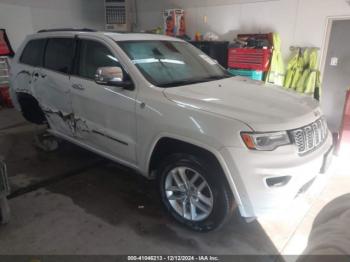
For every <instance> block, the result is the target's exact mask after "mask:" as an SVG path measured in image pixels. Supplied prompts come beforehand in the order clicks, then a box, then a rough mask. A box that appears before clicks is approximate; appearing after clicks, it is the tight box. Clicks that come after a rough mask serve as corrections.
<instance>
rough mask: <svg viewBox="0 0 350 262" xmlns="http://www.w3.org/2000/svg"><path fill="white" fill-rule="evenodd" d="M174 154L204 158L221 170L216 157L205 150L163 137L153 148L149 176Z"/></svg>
mask: <svg viewBox="0 0 350 262" xmlns="http://www.w3.org/2000/svg"><path fill="white" fill-rule="evenodd" d="M176 153H187V154H192V155H196V156H198V157H202V158H205V159H207V160H208V161H210V162H211V163H212V164H213V165H215V166H216V167H218V168H220V169H221V170H222V167H221V165H220V162H219V161H218V159H217V157H216V156H215V155H214V154H213V153H212V152H210V151H208V150H207V149H204V148H202V147H199V146H197V145H194V144H191V143H188V142H184V141H181V140H178V139H175V138H170V137H163V138H161V139H159V140H158V141H157V143H156V145H155V147H154V148H153V151H152V155H151V158H150V161H149V169H148V171H149V174H151V173H153V172H154V171H155V170H156V169H157V166H159V164H160V163H161V162H162V161H163V160H164V159H165V158H166V157H167V156H169V155H170V154H176Z"/></svg>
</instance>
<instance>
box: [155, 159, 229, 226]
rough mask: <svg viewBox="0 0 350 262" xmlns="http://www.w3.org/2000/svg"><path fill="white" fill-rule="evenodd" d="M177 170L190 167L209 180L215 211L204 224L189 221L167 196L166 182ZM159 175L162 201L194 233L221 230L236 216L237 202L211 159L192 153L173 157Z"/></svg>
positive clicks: (162, 167)
mask: <svg viewBox="0 0 350 262" xmlns="http://www.w3.org/2000/svg"><path fill="white" fill-rule="evenodd" d="M176 167H187V168H190V169H192V170H195V171H196V172H198V173H199V174H200V175H201V176H202V177H204V178H205V179H206V182H207V184H208V185H209V187H210V189H211V192H212V196H213V207H212V211H211V213H210V215H209V216H208V217H207V218H205V219H203V220H201V221H193V220H189V219H185V218H184V217H183V216H181V215H180V214H178V212H177V211H176V210H175V209H174V208H173V207H172V205H171V204H170V202H169V200H168V198H167V195H166V189H165V186H166V185H165V183H166V177H167V175H168V174H169V172H170V171H171V170H173V169H174V168H176ZM157 173H158V174H157V175H158V185H159V189H160V195H161V199H162V202H163V204H164V205H165V207H166V209H167V211H168V212H169V213H170V214H171V216H172V217H173V218H175V219H176V220H177V221H178V222H179V223H181V224H183V225H185V226H186V227H188V228H190V229H192V230H194V231H198V232H208V231H212V230H217V229H219V228H221V227H222V226H223V225H224V224H225V223H226V222H227V221H228V220H229V219H230V218H231V217H232V214H233V212H234V209H235V202H234V198H233V195H232V192H231V190H230V189H229V186H228V184H227V181H226V178H225V175H224V174H223V172H222V170H221V169H220V168H219V167H217V165H215V164H213V163H210V161H208V160H207V159H204V158H201V157H196V156H193V155H190V154H173V155H171V156H169V157H167V158H166V159H165V160H164V161H163V162H162V163H161V165H160V166H159V168H158V170H157Z"/></svg>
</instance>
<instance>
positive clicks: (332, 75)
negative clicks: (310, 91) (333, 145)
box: [321, 18, 350, 133]
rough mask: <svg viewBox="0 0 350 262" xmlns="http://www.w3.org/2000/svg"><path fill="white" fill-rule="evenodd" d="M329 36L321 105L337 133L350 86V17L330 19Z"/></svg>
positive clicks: (330, 125) (332, 128)
mask: <svg viewBox="0 0 350 262" xmlns="http://www.w3.org/2000/svg"><path fill="white" fill-rule="evenodd" d="M327 38H328V39H329V42H328V47H326V50H325V52H326V53H325V56H324V71H323V72H324V77H323V95H322V100H321V107H322V109H323V111H324V113H325V115H326V117H327V121H328V124H329V128H330V129H331V131H332V132H334V133H337V132H339V130H340V128H341V123H342V115H343V110H344V103H345V98H346V91H347V90H348V89H349V88H350V45H349V43H350V18H348V19H330V20H329V30H328V34H327Z"/></svg>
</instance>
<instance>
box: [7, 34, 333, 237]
mask: <svg viewBox="0 0 350 262" xmlns="http://www.w3.org/2000/svg"><path fill="white" fill-rule="evenodd" d="M11 96H12V99H13V101H14V103H15V105H16V108H17V109H19V110H21V112H22V113H23V116H24V117H25V118H26V119H27V120H28V121H30V122H33V123H36V124H47V125H48V126H49V131H50V132H51V133H52V134H53V135H55V136H58V137H60V138H63V139H66V140H68V141H70V142H73V143H75V144H77V145H79V146H82V147H84V148H86V149H88V150H91V151H93V152H96V153H98V154H100V155H102V156H105V157H107V158H109V159H111V160H114V161H116V162H119V163H122V164H124V165H126V166H129V167H131V168H133V169H135V170H136V171H137V172H139V173H140V174H141V175H144V176H146V177H148V178H150V179H154V178H157V179H158V181H159V189H160V195H161V198H162V201H163V203H164V205H165V207H166V208H167V210H168V211H169V212H170V214H171V215H172V216H173V217H174V218H175V219H176V220H178V221H179V222H181V223H182V224H185V225H187V226H188V227H190V228H192V229H194V230H198V231H208V230H212V229H214V228H217V227H218V226H220V225H222V224H224V222H225V221H227V219H229V218H230V215H231V214H232V212H233V210H234V208H235V207H238V209H239V211H240V214H241V216H243V217H246V218H252V217H257V216H259V215H262V214H264V213H266V212H270V211H271V210H273V209H276V208H280V207H285V208H286V207H288V206H289V204H290V203H291V201H292V200H293V199H294V198H295V197H296V196H297V195H298V194H299V193H300V192H301V191H304V190H305V189H306V188H307V187H308V186H309V185H310V184H311V183H312V181H314V180H315V178H316V177H317V176H318V175H319V174H320V173H322V171H324V169H325V168H326V165H327V162H328V159H329V158H330V157H331V149H332V136H331V135H330V132H329V131H328V128H327V125H326V121H325V119H324V117H323V115H322V112H321V110H320V108H319V105H318V103H317V102H316V101H315V100H313V99H312V98H309V97H305V96H300V95H299V94H296V93H294V92H289V91H285V90H282V89H281V88H278V87H272V86H271V87H266V86H265V85H264V84H263V83H260V82H255V81H249V80H247V79H243V78H233V77H231V76H230V75H229V74H228V73H227V72H226V71H225V70H224V69H223V68H222V67H221V66H219V65H218V64H217V62H216V61H213V60H212V59H211V58H209V57H208V56H206V55H205V54H204V53H202V52H201V51H199V50H198V49H196V48H195V47H193V46H192V45H191V44H189V43H186V42H184V41H182V40H179V39H175V38H170V37H166V36H160V35H148V34H116V33H103V32H92V31H89V30H80V31H76V30H70V31H69V30H68V31H63V30H51V31H50V30H47V31H41V32H39V33H38V34H35V35H31V36H29V37H28V38H27V39H26V41H25V42H24V44H23V45H22V46H21V47H20V48H19V50H18V53H17V55H16V56H15V58H14V60H13V63H12V72H11Z"/></svg>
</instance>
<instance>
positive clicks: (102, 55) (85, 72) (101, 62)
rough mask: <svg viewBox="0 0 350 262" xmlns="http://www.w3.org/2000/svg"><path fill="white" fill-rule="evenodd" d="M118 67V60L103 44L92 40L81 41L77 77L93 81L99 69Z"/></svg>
mask: <svg viewBox="0 0 350 262" xmlns="http://www.w3.org/2000/svg"><path fill="white" fill-rule="evenodd" d="M105 66H118V67H121V65H120V63H119V62H118V59H117V58H116V57H114V55H113V54H112V53H111V51H110V50H109V49H108V48H107V47H106V46H105V45H103V44H101V43H99V42H96V41H92V40H81V44H80V54H79V65H78V70H77V71H78V72H77V73H78V75H79V76H81V77H84V78H88V79H94V78H95V74H96V71H97V69H98V68H99V67H105Z"/></svg>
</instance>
